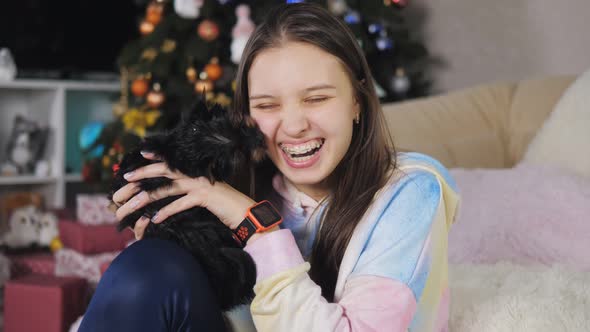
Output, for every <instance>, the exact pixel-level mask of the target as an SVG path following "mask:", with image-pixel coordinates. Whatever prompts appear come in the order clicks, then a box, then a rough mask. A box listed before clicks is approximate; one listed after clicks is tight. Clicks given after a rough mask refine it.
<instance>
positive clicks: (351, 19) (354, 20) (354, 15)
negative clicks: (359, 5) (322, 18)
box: [344, 10, 361, 25]
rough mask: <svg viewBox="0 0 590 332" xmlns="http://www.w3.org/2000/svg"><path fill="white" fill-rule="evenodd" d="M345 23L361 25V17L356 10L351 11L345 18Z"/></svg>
mask: <svg viewBox="0 0 590 332" xmlns="http://www.w3.org/2000/svg"><path fill="white" fill-rule="evenodd" d="M344 21H345V22H346V23H348V24H350V25H354V24H359V23H361V16H360V15H359V13H358V12H357V11H355V10H350V11H349V12H348V13H347V14H346V16H344Z"/></svg>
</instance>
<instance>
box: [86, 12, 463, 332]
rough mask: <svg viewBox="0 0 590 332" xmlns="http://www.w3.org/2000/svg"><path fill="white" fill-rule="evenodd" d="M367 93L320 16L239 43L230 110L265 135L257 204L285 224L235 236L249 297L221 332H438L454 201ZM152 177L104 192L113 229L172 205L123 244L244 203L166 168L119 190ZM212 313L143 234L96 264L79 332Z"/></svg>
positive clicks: (436, 169) (194, 284)
mask: <svg viewBox="0 0 590 332" xmlns="http://www.w3.org/2000/svg"><path fill="white" fill-rule="evenodd" d="M372 82H373V79H372V77H371V74H370V71H369V67H368V65H367V63H366V60H365V58H364V56H363V53H362V51H361V49H360V48H359V46H358V45H357V42H356V40H355V38H354V36H353V35H352V34H351V32H350V31H349V30H348V28H347V27H346V26H345V25H344V24H343V23H341V22H340V21H339V20H338V19H336V18H334V17H333V16H331V15H330V13H329V12H327V11H326V10H324V9H322V8H321V7H319V6H316V5H312V4H305V3H299V4H289V5H283V6H280V7H279V8H277V9H276V10H274V11H272V12H270V13H269V14H268V16H267V19H266V20H265V21H264V22H263V23H262V24H260V25H259V26H258V27H257V29H256V31H255V32H254V34H253V35H252V37H251V38H250V40H249V42H248V44H247V46H246V48H245V50H244V54H243V57H242V62H241V64H240V66H239V70H238V75H237V89H236V94H235V107H234V110H233V111H234V112H237V113H236V114H237V115H238V116H241V117H251V118H252V119H253V120H254V121H256V123H257V124H258V126H259V127H260V129H261V130H262V132H263V133H264V135H265V138H266V143H267V155H268V159H269V160H270V161H272V164H271V165H272V167H270V168H268V167H266V168H263V169H261V170H260V171H259V172H258V175H257V177H256V179H257V181H258V182H259V184H258V187H257V188H256V190H257V194H258V195H257V196H259V197H257V198H265V199H270V200H271V201H272V202H273V203H274V205H275V206H277V207H279V210H280V214H281V215H282V218H283V220H284V221H283V223H282V224H281V225H280V227H281V228H280V229H279V227H276V226H273V225H272V221H268V220H267V222H270V227H269V229H268V230H266V231H262V232H259V233H256V234H254V235H253V236H251V237H249V238H248V239H247V243H246V246H245V249H244V250H246V251H247V252H248V253H249V254H250V255H251V256H252V258H253V259H254V261H255V262H256V266H257V283H256V286H255V288H254V291H255V293H256V296H255V298H254V300H253V302H252V303H251V305H250V306H249V310H247V309H248V308H246V310H245V311H241V312H240V311H235V312H232V313H225V314H226V315H227V317H229V318H230V320H231V321H232V326H233V329H234V330H244V331H245V330H251V331H407V330H410V331H446V330H447V321H448V309H449V293H448V281H447V234H448V230H449V227H450V224H451V223H452V221H453V218H454V215H455V210H456V206H457V203H458V197H457V196H456V194H455V188H454V184H453V182H452V180H451V179H450V177H449V176H448V173H447V171H446V170H445V169H444V167H443V166H442V165H440V164H439V163H438V162H436V161H435V160H433V159H431V158H429V157H427V156H424V155H420V154H415V153H395V152H394V151H393V149H392V145H390V144H389V140H388V137H389V136H388V133H387V129H386V127H385V124H384V120H383V116H382V113H381V109H380V106H379V100H378V98H377V96H376V94H375V90H374V86H373V83H372ZM145 157H146V158H152V159H157V156H154V155H153V154H150V153H149V152H146V153H145ZM155 176H166V177H169V178H171V179H173V180H174V184H173V186H172V187H171V188H170V189H167V190H160V191H156V192H152V193H150V194H149V195H148V194H147V193H144V192H141V193H137V191H138V190H137V186H136V185H134V184H133V183H130V184H128V185H127V186H125V187H123V188H121V189H120V190H119V191H118V192H116V193H115V195H114V200H115V201H117V202H121V203H122V205H121V206H120V208H119V209H118V210H117V217H118V218H123V217H124V216H126V215H128V214H129V213H131V212H132V211H134V210H135V209H137V208H139V207H141V206H143V205H145V204H147V203H149V202H150V201H151V200H154V199H161V198H163V197H166V196H170V195H185V196H184V197H182V198H180V199H178V200H176V201H175V202H173V203H171V204H169V205H168V206H166V207H164V208H163V209H162V210H160V211H159V212H158V214H157V215H156V216H155V217H154V218H153V219H152V220H147V219H146V218H142V219H140V220H139V221H138V223H137V225H136V226H135V230H134V231H135V233H136V237H137V238H138V239H140V238H141V237H142V235H143V232H144V229H145V227H146V225H147V224H148V223H149V222H155V223H159V222H162V221H164V220H165V219H166V218H167V217H168V216H170V215H173V214H175V213H178V212H179V211H182V210H185V209H187V208H190V207H194V206H202V207H205V208H207V209H209V210H210V211H211V212H212V213H214V214H215V215H217V216H218V217H219V219H221V221H222V222H223V223H224V224H225V225H226V226H227V227H229V228H231V229H234V230H235V229H236V228H237V227H238V226H239V225H240V224H241V222H242V221H243V220H244V217H245V215H246V213H247V211H249V209H250V208H251V207H252V206H254V205H255V204H256V201H254V200H253V199H252V198H250V197H248V196H246V195H245V194H243V193H241V192H239V191H238V190H236V189H234V188H232V187H231V186H229V185H228V184H225V183H215V184H213V185H212V184H210V183H209V182H208V181H206V180H204V179H192V178H188V177H186V176H184V175H183V174H180V173H176V172H172V171H170V170H169V169H168V168H167V167H166V165H165V163H155V164H152V165H149V166H146V167H143V168H141V169H138V170H136V171H135V172H133V174H127V179H128V180H129V181H131V182H133V181H137V180H139V179H142V178H146V177H155ZM261 218H262V217H261ZM271 219H272V218H271ZM222 317H223V314H222V313H221V312H220V311H219V309H218V308H216V304H215V301H214V300H213V298H212V295H211V291H210V290H209V288H208V284H207V280H206V278H205V277H204V274H203V272H202V270H201V268H200V266H199V265H198V263H197V262H196V261H195V260H193V259H191V258H190V257H189V256H188V254H186V253H184V252H183V251H182V250H181V249H180V248H178V247H176V246H174V245H172V244H170V243H167V242H165V241H161V240H150V239H145V240H140V241H138V242H136V243H135V244H133V245H132V246H130V247H129V248H127V249H126V250H125V251H124V252H123V253H122V254H121V255H119V256H118V258H117V259H116V260H115V261H114V262H113V263H112V264H111V267H110V268H109V270H108V271H107V272H106V274H105V275H104V276H103V279H102V280H101V283H100V284H99V286H98V288H97V291H96V293H95V295H94V297H93V300H92V302H91V304H90V306H89V308H88V311H87V313H86V315H85V318H84V321H83V323H82V326H81V330H80V331H99V330H100V331H103V330H104V331H106V330H108V331H113V330H121V331H123V330H125V331H148V330H149V331H151V330H154V331H155V330H158V331H160V330H168V331H189V330H190V331H196V330H199V331H221V330H224V325H223V319H222ZM250 318H252V319H250Z"/></svg>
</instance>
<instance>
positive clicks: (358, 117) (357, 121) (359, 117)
mask: <svg viewBox="0 0 590 332" xmlns="http://www.w3.org/2000/svg"><path fill="white" fill-rule="evenodd" d="M359 122H361V114H360V113H357V114H356V116H355V117H354V123H356V124H359Z"/></svg>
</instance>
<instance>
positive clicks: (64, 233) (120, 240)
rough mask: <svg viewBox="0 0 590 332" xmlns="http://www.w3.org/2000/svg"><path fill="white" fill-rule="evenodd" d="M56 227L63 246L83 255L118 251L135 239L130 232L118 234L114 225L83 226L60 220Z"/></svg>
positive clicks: (127, 230) (126, 230)
mask: <svg viewBox="0 0 590 332" xmlns="http://www.w3.org/2000/svg"><path fill="white" fill-rule="evenodd" d="M58 226H59V237H60V239H61V243H62V244H63V246H64V247H65V248H70V249H74V250H76V251H77V252H79V253H81V254H84V255H93V254H101V253H105V252H113V251H120V250H122V249H123V248H125V247H126V246H127V243H128V242H129V241H131V240H134V239H135V235H134V234H133V232H132V231H131V230H129V229H125V230H123V231H122V232H118V231H117V229H116V227H115V226H114V225H84V224H81V223H78V222H75V221H72V220H60V221H59V225H58Z"/></svg>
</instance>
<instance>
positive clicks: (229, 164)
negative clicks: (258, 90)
mask: <svg viewBox="0 0 590 332" xmlns="http://www.w3.org/2000/svg"><path fill="white" fill-rule="evenodd" d="M144 149H146V150H148V151H151V152H155V153H156V154H159V155H161V157H162V159H164V160H165V161H166V162H167V163H168V165H169V167H170V168H171V169H173V170H174V169H177V170H179V171H180V172H182V173H184V174H186V175H188V176H191V177H197V176H206V177H208V178H209V179H210V180H227V178H228V177H229V176H231V175H232V174H234V173H235V172H236V171H237V170H238V169H239V168H240V167H243V166H244V165H245V164H246V163H249V162H257V161H260V160H261V159H262V158H263V157H264V154H265V144H264V135H263V134H262V132H260V130H259V129H258V127H257V126H256V123H255V122H254V121H253V120H252V119H251V118H249V117H245V118H243V119H242V120H241V121H232V119H231V116H230V114H228V111H227V110H225V109H224V108H222V107H221V106H219V105H214V106H212V107H211V108H209V107H207V105H206V104H205V103H204V102H203V101H198V102H197V103H196V105H195V106H194V107H193V108H192V109H191V111H190V113H189V114H188V116H186V117H185V118H184V119H183V120H182V121H181V122H180V123H179V124H178V126H177V127H176V128H174V129H173V130H172V131H171V132H170V133H168V134H167V135H165V138H164V139H163V140H162V138H161V137H160V138H154V139H149V138H148V139H146V142H145V145H144Z"/></svg>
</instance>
